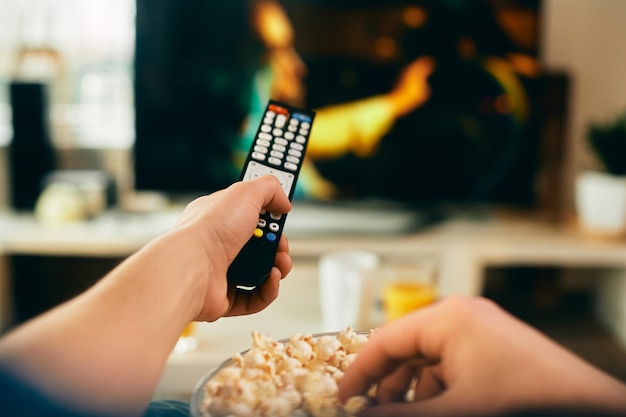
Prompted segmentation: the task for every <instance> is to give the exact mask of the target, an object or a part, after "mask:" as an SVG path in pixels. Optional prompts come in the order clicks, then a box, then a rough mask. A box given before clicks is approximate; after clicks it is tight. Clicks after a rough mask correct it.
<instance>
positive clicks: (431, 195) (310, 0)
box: [134, 0, 561, 228]
mask: <svg viewBox="0 0 626 417" xmlns="http://www.w3.org/2000/svg"><path fill="white" fill-rule="evenodd" d="M260 3H266V1H265V0H258V1H245V0H240V1H234V0H187V1H184V2H181V1H178V0H137V19H136V54H135V62H134V70H135V77H134V79H135V84H134V92H135V110H136V142H135V147H134V174H135V188H136V189H138V190H157V191H161V192H164V193H166V194H168V195H170V196H177V195H183V196H190V197H191V196H194V195H199V194H205V193H208V192H212V191H214V190H216V189H219V188H223V187H225V186H227V185H229V184H230V183H232V182H233V181H236V180H237V179H238V177H239V172H240V169H241V163H242V159H243V158H242V154H243V153H245V152H247V149H248V147H249V144H250V143H251V141H252V139H253V138H251V137H250V136H251V135H252V136H253V132H254V131H255V129H256V126H257V124H258V123H259V121H260V117H261V115H260V112H259V109H260V108H262V107H263V106H264V104H265V102H264V100H267V99H269V98H273V99H276V100H279V101H288V102H289V104H292V105H299V106H303V107H306V108H311V109H313V110H316V111H317V113H318V116H317V117H316V121H315V122H314V127H313V133H312V136H311V144H313V143H314V141H316V142H315V143H320V144H321V143H322V142H323V141H322V140H321V139H316V138H318V137H321V136H323V135H322V134H320V135H317V136H316V130H319V131H325V132H326V136H327V137H326V141H327V143H328V144H329V145H328V146H329V147H330V148H333V147H337V146H339V145H338V144H339V143H340V142H341V140H342V139H341V138H340V134H339V133H338V132H339V131H340V129H335V128H334V127H333V126H334V125H332V124H327V125H325V126H326V127H322V125H321V124H323V123H324V122H323V120H324V119H326V120H331V121H332V120H334V122H335V123H339V125H341V124H342V123H343V124H344V125H345V124H347V122H346V120H348V119H349V118H348V117H347V116H345V117H344V116H342V114H341V113H335V117H322V115H325V114H328V113H329V112H331V111H339V112H340V111H341V110H342V106H343V105H349V104H354V105H355V106H356V105H357V104H359V103H361V104H363V103H366V104H367V103H372V102H373V101H372V100H375V99H376V98H380V97H385V96H386V95H388V93H389V92H390V91H393V90H394V88H395V87H397V86H398V83H399V80H400V79H401V77H402V74H403V73H404V71H405V70H406V68H407V67H409V66H410V65H411V64H412V63H414V62H416V60H419V59H420V57H429V59H431V61H430V62H434V66H433V67H432V68H431V70H430V72H429V73H428V75H427V77H426V78H425V80H426V86H427V91H428V93H427V98H426V99H425V100H424V101H423V102H422V103H420V104H419V105H418V106H416V107H415V108H413V109H411V110H410V111H408V112H405V113H404V114H402V115H400V116H395V117H393V118H391V119H389V118H388V119H386V122H385V123H386V125H385V127H384V129H380V132H379V134H378V136H377V137H376V140H375V143H374V145H372V146H369V148H368V150H367V152H362V150H363V147H361V148H358V147H357V148H354V149H348V150H344V151H342V152H335V153H333V152H327V153H325V152H324V149H322V151H321V152H316V155H317V154H319V155H321V156H319V157H315V158H310V161H308V162H309V167H312V169H311V172H312V173H313V174H311V175H302V174H301V180H300V181H299V182H298V190H297V193H296V195H295V207H298V206H304V205H306V204H309V205H312V206H314V207H327V208H330V211H331V212H335V213H337V212H338V211H339V210H341V209H344V208H347V211H346V213H345V215H346V218H351V217H352V216H350V214H351V213H354V212H355V210H357V207H368V208H376V207H382V208H384V209H389V208H399V210H400V211H399V212H402V213H411V215H409V216H408V217H407V218H411V224H413V223H416V224H421V223H423V220H424V219H425V218H428V219H430V218H433V217H434V218H437V217H439V215H438V213H441V210H440V209H441V208H445V207H449V206H454V207H472V206H483V205H503V206H512V207H515V208H524V209H527V208H532V207H534V206H536V205H537V203H538V202H537V190H536V182H537V176H538V175H539V171H540V169H541V167H540V165H541V158H542V149H543V147H544V144H543V143H542V138H543V136H544V135H543V133H542V132H543V130H544V128H545V125H546V123H547V119H548V116H547V115H546V109H547V107H546V95H547V94H550V93H549V91H550V90H551V87H550V85H551V84H550V82H551V81H550V79H549V78H550V77H546V74H545V73H544V72H543V71H542V69H541V54H540V53H541V51H540V35H541V34H540V27H541V24H540V23H541V13H542V7H541V6H542V5H541V0H276V2H275V4H277V5H278V6H279V7H280V9H281V10H282V12H283V13H284V16H286V19H287V21H288V23H289V25H290V31H289V30H288V31H287V32H286V33H285V32H281V31H280V30H279V29H277V28H279V27H280V25H279V24H278V23H277V22H276V21H273V20H271V19H270V20H268V22H265V23H266V24H267V25H268V27H269V28H270V32H272V31H273V32H274V33H273V35H276V34H278V35H276V36H278V37H279V38H278V39H279V41H278V43H279V44H280V43H281V42H282V41H283V40H284V41H287V40H288V42H287V45H282V44H280V45H278V44H276V42H274V43H272V42H273V41H272V40H271V39H270V40H269V41H268V40H267V39H265V38H263V36H261V35H260V33H259V32H260V29H259V22H258V14H255V13H258V11H257V9H255V7H258V4H260ZM255 19H257V20H255ZM280 36H282V38H281V37H280ZM285 47H293V51H292V52H295V53H297V56H296V57H295V58H296V59H297V60H300V61H301V68H298V69H297V71H299V74H298V76H299V77H301V78H299V79H298V80H297V81H298V82H299V85H298V86H297V88H296V90H297V91H298V94H293V95H291V96H290V95H289V94H286V95H284V96H281V95H280V94H281V93H280V91H278V90H275V89H273V87H272V86H271V85H269V86H268V84H271V82H268V81H267V79H268V78H271V77H272V76H274V77H275V78H276V75H275V74H276V68H277V67H278V66H280V64H281V62H280V57H279V53H280V52H281V48H283V50H282V52H285V51H284V48H285ZM272 57H274V58H277V59H276V62H272V60H271V59H272ZM292 58H294V57H293V56H292ZM272 71H274V72H273V73H272ZM294 71H296V70H295V69H294V70H292V73H291V75H292V76H293V75H294ZM272 74H273V75H272ZM296 78H297V77H296ZM287 81H289V80H287ZM287 84H288V83H287ZM292 87H293V86H292ZM366 104H365V105H362V106H361V107H360V108H361V109H366V110H367V105H366ZM353 107H354V106H353ZM357 107H358V106H357ZM371 108H372V109H378V110H372V111H380V108H381V107H380V106H379V107H376V106H372V107H371ZM337 114H338V115H339V116H337ZM559 114H561V113H559ZM359 117H360V119H359V118H356V119H355V121H354V122H353V124H354V125H356V126H357V127H359V128H361V129H365V126H366V125H368V124H369V123H373V121H374V119H376V118H377V117H379V116H378V115H377V114H375V113H372V114H371V115H370V114H367V112H365V113H361V114H360V116H359ZM318 123H319V124H320V127H318V125H317V124H318ZM329 126H330V127H329ZM374 130H375V129H374ZM246 132H247V133H246ZM328 132H331V133H330V134H328ZM370 133H371V132H369V133H368V134H370ZM374 136H376V135H374ZM318 148H323V146H321V145H320V146H318ZM308 159H309V158H308ZM303 172H304V169H303ZM311 178H313V180H311ZM320 189H322V190H325V191H320ZM374 211H376V210H374ZM294 212H295V210H294ZM416 213H419V214H418V215H416V216H414V215H415V214H416ZM424 213H436V214H435V215H434V216H431V215H426V216H424ZM370 214H371V213H370ZM398 215H399V214H398V212H395V214H394V216H396V218H397V217H398ZM307 216H309V213H308V212H307ZM292 217H293V215H292ZM413 217H416V218H417V222H413V220H414V218H413ZM376 218H378V219H381V216H379V215H378V214H376V213H374V214H373V215H372V216H371V217H370V218H369V219H370V220H373V221H375V219H376ZM367 221H369V220H367ZM290 222H292V220H290ZM313 223H315V222H313ZM340 223H341V222H340ZM360 223H361V224H362V223H363V221H361V222H360ZM405 225H406V224H405V223H402V225H401V226H400V227H405ZM314 227H318V226H314ZM382 227H383V228H384V227H387V225H383V226H382Z"/></svg>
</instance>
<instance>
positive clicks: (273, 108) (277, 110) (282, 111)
mask: <svg viewBox="0 0 626 417" xmlns="http://www.w3.org/2000/svg"><path fill="white" fill-rule="evenodd" d="M267 107H268V109H269V111H273V112H274V113H276V114H289V112H288V111H287V109H286V108H284V107H281V106H279V105H277V104H270V105H269V106H267Z"/></svg>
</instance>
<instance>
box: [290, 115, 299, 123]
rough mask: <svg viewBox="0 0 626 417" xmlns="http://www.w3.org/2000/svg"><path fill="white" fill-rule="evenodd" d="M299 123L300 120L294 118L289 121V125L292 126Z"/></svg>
mask: <svg viewBox="0 0 626 417" xmlns="http://www.w3.org/2000/svg"><path fill="white" fill-rule="evenodd" d="M298 123H300V120H298V119H294V118H293V117H292V118H291V119H289V124H290V125H297V124H298Z"/></svg>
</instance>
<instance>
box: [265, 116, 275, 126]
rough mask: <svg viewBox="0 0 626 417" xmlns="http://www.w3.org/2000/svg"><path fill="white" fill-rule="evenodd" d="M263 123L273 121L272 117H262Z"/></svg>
mask: <svg viewBox="0 0 626 417" xmlns="http://www.w3.org/2000/svg"><path fill="white" fill-rule="evenodd" d="M263 123H265V124H266V125H271V124H272V123H274V119H273V118H271V117H267V116H266V117H265V119H263Z"/></svg>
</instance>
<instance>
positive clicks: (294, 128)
mask: <svg viewBox="0 0 626 417" xmlns="http://www.w3.org/2000/svg"><path fill="white" fill-rule="evenodd" d="M287 130H288V131H290V132H295V131H297V130H298V126H294V125H289V127H288V128H287Z"/></svg>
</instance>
